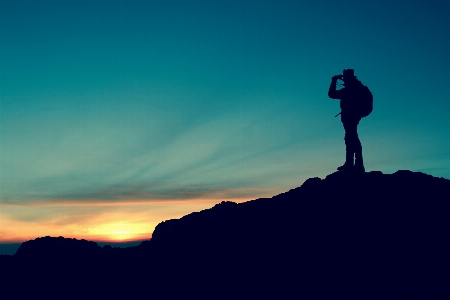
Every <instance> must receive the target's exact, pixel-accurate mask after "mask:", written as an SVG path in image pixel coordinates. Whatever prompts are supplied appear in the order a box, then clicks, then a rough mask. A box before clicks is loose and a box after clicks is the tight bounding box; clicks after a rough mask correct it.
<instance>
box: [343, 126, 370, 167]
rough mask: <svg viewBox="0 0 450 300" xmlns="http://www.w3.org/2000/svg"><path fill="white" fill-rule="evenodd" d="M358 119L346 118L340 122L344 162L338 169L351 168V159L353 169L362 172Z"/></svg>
mask: <svg viewBox="0 0 450 300" xmlns="http://www.w3.org/2000/svg"><path fill="white" fill-rule="evenodd" d="M359 121H360V119H347V120H345V122H342V123H343V125H344V129H345V137H344V140H345V150H346V151H345V152H346V154H345V164H344V165H343V166H342V167H339V168H338V170H346V169H349V168H350V167H352V168H353V160H354V159H355V163H354V167H355V168H354V170H355V171H357V172H364V171H365V170H364V163H363V157H362V146H361V141H360V140H359V137H358V129H357V128H358V124H359Z"/></svg>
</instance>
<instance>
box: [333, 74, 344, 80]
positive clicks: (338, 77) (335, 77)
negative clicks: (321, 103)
mask: <svg viewBox="0 0 450 300" xmlns="http://www.w3.org/2000/svg"><path fill="white" fill-rule="evenodd" d="M342 78H343V76H342V75H334V76H333V77H331V80H333V81H337V80H338V79H341V80H342Z"/></svg>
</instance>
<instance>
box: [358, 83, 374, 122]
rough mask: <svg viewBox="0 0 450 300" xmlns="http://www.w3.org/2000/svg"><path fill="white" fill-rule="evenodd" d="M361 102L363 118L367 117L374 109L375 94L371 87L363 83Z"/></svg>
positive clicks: (360, 112) (360, 107)
mask: <svg viewBox="0 0 450 300" xmlns="http://www.w3.org/2000/svg"><path fill="white" fill-rule="evenodd" d="M360 97H361V99H359V101H360V102H359V103H360V106H359V108H358V110H359V114H360V116H361V118H364V117H367V116H368V115H370V113H371V112H372V110H373V95H372V93H371V92H370V90H369V88H368V87H367V86H365V85H363V84H362V83H361V89H360Z"/></svg>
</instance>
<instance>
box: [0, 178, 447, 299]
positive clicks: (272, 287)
mask: <svg viewBox="0 0 450 300" xmlns="http://www.w3.org/2000/svg"><path fill="white" fill-rule="evenodd" d="M449 216H450V180H447V179H443V178H436V177H432V176H430V175H426V174H423V173H418V172H411V171H398V172H396V173H394V174H383V173H381V172H369V173H365V174H360V175H356V174H348V173H333V174H331V175H329V176H327V177H326V178H325V179H320V178H311V179H308V180H307V181H305V182H304V183H303V185H302V186H301V187H298V188H296V189H293V190H290V191H288V192H286V193H283V194H280V195H277V196H275V197H273V198H264V199H257V200H253V201H248V202H245V203H240V204H236V203H233V202H222V203H220V204H217V205H216V206H214V207H213V208H211V209H207V210H204V211H201V212H196V213H191V214H189V215H187V216H184V217H182V218H181V219H177V220H168V221H165V222H162V223H160V224H159V225H158V226H157V227H156V229H155V231H154V233H153V237H152V239H151V240H149V241H146V242H143V243H142V244H141V245H139V246H137V247H130V248H127V249H121V250H119V249H117V248H110V247H103V248H100V247H98V246H97V245H96V244H95V243H92V242H87V241H76V240H68V239H62V238H59V239H58V238H44V239H37V240H35V241H30V242H26V243H24V244H23V245H22V246H21V247H20V249H19V250H18V251H17V253H16V255H14V256H13V257H11V259H7V260H0V262H2V261H4V263H2V265H3V267H2V271H1V278H0V280H1V281H0V282H1V284H2V286H1V289H2V293H11V294H12V295H16V298H17V296H18V294H17V293H19V292H20V291H25V290H27V289H28V290H31V291H32V292H30V293H28V294H27V297H31V296H33V295H45V296H46V297H47V298H48V297H50V298H51V297H55V298H57V297H56V296H58V295H59V296H61V295H64V296H65V297H66V298H67V297H72V296H73V297H74V298H79V297H89V296H92V297H93V296H96V297H102V298H114V299H119V298H123V297H128V298H129V297H133V296H136V297H142V296H145V297H146V298H149V299H151V298H155V299H160V298H169V299H175V298H180V297H188V296H191V297H192V296H194V297H196V298H208V299H217V298H227V299H229V298H234V299H236V298H237V299H244V298H257V297H260V298H261V297H262V298H265V299H269V298H282V299H283V298H284V299H286V298H289V299H290V298H297V299H330V298H332V299H334V298H337V299H341V298H342V299H344V298H345V299H382V298H391V299H392V298H401V299H405V298H417V297H419V298H428V299H449V297H450V217H449ZM50 239H51V240H50ZM44 241H45V243H44ZM67 260H69V261H72V262H73V263H68V262H67ZM61 266H63V267H61ZM19 298H20V297H19Z"/></svg>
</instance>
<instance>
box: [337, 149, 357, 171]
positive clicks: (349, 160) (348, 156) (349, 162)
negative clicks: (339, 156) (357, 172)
mask: <svg viewBox="0 0 450 300" xmlns="http://www.w3.org/2000/svg"><path fill="white" fill-rule="evenodd" d="M337 169H338V171H353V151H349V150H348V149H347V151H346V153H345V163H344V164H343V165H342V166H340V167H338V168H337Z"/></svg>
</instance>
